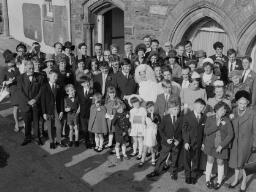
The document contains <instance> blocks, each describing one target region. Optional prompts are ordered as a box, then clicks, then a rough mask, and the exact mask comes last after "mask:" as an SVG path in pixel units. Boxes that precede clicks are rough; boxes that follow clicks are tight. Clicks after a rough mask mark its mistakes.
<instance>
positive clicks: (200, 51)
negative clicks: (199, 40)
mask: <svg viewBox="0 0 256 192" xmlns="http://www.w3.org/2000/svg"><path fill="white" fill-rule="evenodd" d="M195 55H196V57H197V58H202V57H206V52H205V51H203V50H198V51H196V52H195Z"/></svg>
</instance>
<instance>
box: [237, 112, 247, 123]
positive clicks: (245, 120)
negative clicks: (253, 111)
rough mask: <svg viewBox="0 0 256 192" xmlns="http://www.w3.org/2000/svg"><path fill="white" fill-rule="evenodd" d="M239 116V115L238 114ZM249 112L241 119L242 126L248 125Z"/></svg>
mask: <svg viewBox="0 0 256 192" xmlns="http://www.w3.org/2000/svg"><path fill="white" fill-rule="evenodd" d="M237 115H238V114H237ZM249 115H250V114H249V110H247V111H246V112H245V114H244V115H243V116H242V117H240V123H239V124H240V125H242V124H244V123H246V122H247V120H248V119H249Z"/></svg>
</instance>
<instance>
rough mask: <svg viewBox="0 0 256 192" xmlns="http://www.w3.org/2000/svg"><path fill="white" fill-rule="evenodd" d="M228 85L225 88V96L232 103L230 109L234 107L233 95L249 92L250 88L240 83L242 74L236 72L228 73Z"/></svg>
mask: <svg viewBox="0 0 256 192" xmlns="http://www.w3.org/2000/svg"><path fill="white" fill-rule="evenodd" d="M229 79H230V80H231V83H229V84H228V85H227V87H226V96H227V98H228V99H229V100H230V101H231V103H232V108H234V107H235V106H236V101H235V95H236V93H237V92H238V91H241V90H245V91H247V92H249V91H250V88H249V86H248V85H247V84H245V83H243V82H241V79H242V72H241V71H238V70H233V71H231V72H230V73H229Z"/></svg>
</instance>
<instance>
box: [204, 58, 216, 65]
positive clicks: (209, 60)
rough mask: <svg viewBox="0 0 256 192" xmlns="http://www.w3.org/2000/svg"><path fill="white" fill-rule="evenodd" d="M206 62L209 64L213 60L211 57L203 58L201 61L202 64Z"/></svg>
mask: <svg viewBox="0 0 256 192" xmlns="http://www.w3.org/2000/svg"><path fill="white" fill-rule="evenodd" d="M206 62H209V63H211V64H214V62H213V60H212V59H211V58H205V59H204V60H203V61H202V63H203V64H204V63H206Z"/></svg>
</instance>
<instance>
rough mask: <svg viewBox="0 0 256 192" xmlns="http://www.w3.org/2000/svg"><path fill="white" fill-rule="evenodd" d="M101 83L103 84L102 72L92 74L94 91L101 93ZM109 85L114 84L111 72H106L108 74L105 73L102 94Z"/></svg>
mask: <svg viewBox="0 0 256 192" xmlns="http://www.w3.org/2000/svg"><path fill="white" fill-rule="evenodd" d="M102 85H103V79H102V73H100V74H98V75H94V76H93V88H94V92H99V93H102ZM109 86H114V85H113V74H112V73H108V75H107V78H106V82H105V93H104V95H105V94H106V92H107V88H108V87H109Z"/></svg>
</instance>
